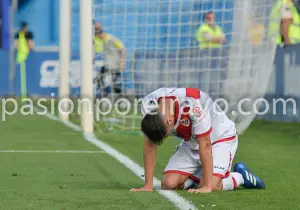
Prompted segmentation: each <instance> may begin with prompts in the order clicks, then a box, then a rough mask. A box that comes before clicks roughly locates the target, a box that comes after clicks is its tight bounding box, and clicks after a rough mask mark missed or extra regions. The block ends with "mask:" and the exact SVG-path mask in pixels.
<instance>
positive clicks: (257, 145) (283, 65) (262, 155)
mask: <svg viewBox="0 0 300 210" xmlns="http://www.w3.org/2000/svg"><path fill="white" fill-rule="evenodd" d="M184 1H185V0H184ZM186 1H188V0H186ZM220 1H221V0H220ZM3 2H7V3H8V2H9V1H8V0H2V3H3ZM96 2H97V4H99V3H101V2H102V1H101V0H96ZM116 2H118V4H117V5H118V6H117V7H116V8H114V12H116V13H115V14H118V15H116V16H115V17H116V18H115V19H114V21H115V22H114V24H113V25H114V27H109V26H111V25H112V24H111V22H110V21H111V19H110V18H107V19H104V20H101V22H102V24H103V25H104V26H105V29H106V30H107V31H108V32H110V33H113V34H114V35H116V36H121V37H126V36H124V35H123V34H121V33H124V30H119V29H120V28H122V29H124V28H127V29H126V33H127V34H126V35H127V37H137V36H136V34H137V33H139V34H143V33H147V37H150V36H148V34H152V35H153V36H151V37H152V38H153V39H150V40H143V39H140V40H134V39H125V40H122V41H124V42H125V44H126V45H127V46H133V45H135V47H134V48H137V49H139V48H141V49H146V50H144V52H146V53H144V54H141V53H140V52H139V51H133V50H131V49H130V48H129V49H128V50H129V55H128V57H131V58H132V57H135V58H144V57H145V59H146V60H151V53H152V49H151V46H152V44H153V42H154V43H159V45H162V46H166V47H165V48H162V49H161V50H162V52H164V51H163V50H166V49H168V50H169V53H168V54H169V56H172V52H173V50H174V48H176V47H178V43H180V45H179V46H180V51H183V52H184V50H185V47H189V48H197V43H196V41H195V40H194V39H195V38H194V36H190V37H186V36H182V37H181V38H180V40H178V39H176V38H174V39H171V40H169V41H168V42H167V43H166V41H167V39H166V35H167V34H168V33H170V31H169V30H171V31H172V33H180V34H182V35H184V32H186V31H189V32H190V33H189V34H194V33H195V31H196V27H189V26H188V24H187V25H184V24H181V25H180V27H179V26H177V27H175V26H171V28H168V27H167V26H163V25H164V23H166V22H167V21H171V20H172V21H174V22H176V21H178V20H179V18H180V19H181V20H182V21H193V22H194V24H196V25H199V24H200V23H201V21H202V18H203V17H202V16H201V15H194V16H193V15H192V16H191V17H188V16H184V14H182V13H181V14H182V16H180V15H178V11H180V10H179V8H178V5H176V4H174V5H173V6H172V8H168V9H169V11H170V13H169V14H170V15H169V16H168V17H167V16H166V17H164V18H162V19H157V14H156V12H157V11H147V14H148V16H147V18H150V19H151V20H153V24H154V25H155V24H157V23H161V27H159V28H158V27H154V26H153V27H152V26H151V27H150V26H149V27H148V26H147V27H146V26H143V27H141V28H139V29H138V30H132V28H130V24H129V22H130V23H136V24H139V25H141V23H143V21H145V19H144V18H145V17H140V18H137V17H135V15H134V12H133V13H132V15H130V13H128V14H126V15H127V16H128V19H127V20H130V21H127V22H124V18H123V16H124V14H123V10H124V7H125V5H123V4H122V2H123V1H122V0H114V3H116ZM128 2H130V1H129V0H127V3H128ZM141 2H142V3H141V4H139V8H140V9H141V10H143V3H144V2H146V1H142V0H141ZM147 2H151V4H156V3H157V2H161V1H159V0H152V1H148V0H147ZM193 2H194V4H193V5H191V4H184V5H185V6H184V7H182V8H181V9H182V10H201V9H205V10H209V9H211V7H212V4H211V3H210V1H206V0H205V1H204V0H203V1H202V2H203V3H201V4H200V3H197V2H198V1H193ZM213 2H214V3H215V4H216V5H214V6H216V7H218V5H219V7H221V4H218V3H216V2H219V1H218V0H214V1H213ZM222 2H224V0H222ZM226 2H228V3H227V4H226V7H228V8H230V7H232V5H231V0H228V1H226ZM7 5H8V4H6V5H5V4H2V8H1V9H2V10H1V11H2V20H3V21H4V20H7V19H6V18H7V15H8V14H7V10H6V12H5V8H6V9H7V7H5V6H7ZM222 5H223V4H222ZM130 6H131V5H130V3H128V4H127V5H126V8H127V11H129V9H128V8H130ZM166 7H167V5H164V4H162V5H160V8H166ZM220 9H226V8H220ZM228 11H230V10H228ZM58 14H59V1H58V0H19V7H18V10H17V12H16V13H15V16H16V17H15V21H14V27H15V29H18V28H19V23H20V21H21V20H22V21H23V20H25V21H27V22H28V23H29V27H30V30H32V31H33V32H34V34H35V43H36V46H37V47H36V49H35V51H34V52H32V53H31V54H30V56H29V58H28V60H27V85H28V93H29V94H30V95H31V96H49V95H50V94H51V93H55V94H56V95H57V93H58V88H57V86H58V84H59V80H58V79H59V74H58V72H57V65H58V63H59V61H58V58H59V54H58V50H57V49H58V46H57V45H58V28H59V27H58V22H59V15H58ZM179 14H180V12H179ZM72 18H73V24H72V40H73V41H72V69H73V70H74V69H75V70H76V69H77V72H78V70H79V64H78V59H79V24H78V21H79V3H78V0H73V7H72ZM189 18H192V20H191V19H189ZM222 18H223V19H226V20H228V24H225V25H224V30H225V32H227V33H228V34H230V30H231V25H230V20H231V18H232V14H230V12H228V13H226V15H225V16H222V17H220V14H217V20H218V21H220V19H222ZM1 26H2V32H3V34H2V35H3V40H2V41H3V43H2V44H3V45H2V46H3V49H1V50H0V67H1V69H0V97H3V96H7V95H10V89H9V69H10V66H9V65H10V61H9V54H10V52H9V49H8V47H9V46H8V43H9V40H8V39H7V38H9V37H8V36H7V33H8V31H7V30H8V26H7V22H5V21H4V22H3V24H2V25H1ZM130 33H131V34H130ZM157 34H160V36H159V37H161V38H159V40H157V39H156V38H155V37H158V36H157ZM141 37H142V36H141ZM228 38H229V39H230V37H228ZM181 44H182V45H181ZM162 54H163V53H162ZM142 56H144V57H142ZM217 57H218V56H217V55H216V58H217ZM136 60H137V61H138V60H139V59H136ZM212 60H213V58H212ZM151 62H152V61H151ZM159 62H160V63H158V64H156V65H163V64H162V63H163V57H161V61H159ZM137 64H138V62H137ZM130 65H131V63H130V62H128V64H127V69H129V68H130ZM18 68H19V67H18V66H16V78H15V80H14V88H13V90H14V93H15V94H16V95H17V96H19V95H20V82H19V80H20V76H19V69H18ZM299 68H300V46H299V45H294V46H289V47H286V48H282V47H278V49H277V52H276V58H275V63H274V72H273V74H272V77H271V80H270V83H269V88H268V91H267V95H266V97H267V98H269V99H270V100H271V98H273V97H275V98H280V97H283V98H288V97H294V98H295V99H297V101H298V103H297V104H299V102H300V101H299V98H300V91H299V86H300V84H299V82H298V80H299V78H300V75H299V74H300V73H299V72H300V71H299ZM150 70H151V69H149V71H150ZM75 72H76V71H75ZM136 74H137V76H139V75H138V69H137V71H136ZM128 78H130V76H128ZM79 79H80V75H78V74H74V75H72V76H71V84H72V87H73V88H72V95H77V94H78V93H79V88H78V87H79V82H80V81H79ZM127 81H128V83H127V88H128V89H130V88H134V86H132V81H130V80H129V79H128V80H127ZM0 108H1V104H0ZM297 108H298V110H297V114H296V115H294V114H293V113H292V112H291V107H289V108H288V112H287V114H286V115H283V114H281V113H282V112H277V114H276V115H272V114H271V113H269V114H266V115H264V116H261V117H262V118H264V119H267V120H276V121H290V122H295V121H300V111H299V107H297ZM278 109H280V107H278ZM1 111H2V109H1ZM72 120H74V119H72ZM73 122H74V121H73ZM75 123H79V122H78V121H77V122H75ZM0 126H1V136H0V151H1V152H0V171H1V173H0V186H1V187H0V195H1V202H0V209H21V208H30V209H41V208H42V207H43V209H80V208H82V209H99V207H102V208H101V209H120V208H122V209H164V210H165V209H174V206H173V205H171V203H169V202H167V200H166V199H164V198H163V197H162V196H161V195H159V194H155V193H154V194H134V195H133V194H130V193H128V190H129V189H130V188H131V187H139V186H142V180H140V179H139V177H137V176H135V175H134V174H133V173H132V172H131V171H130V170H128V168H126V167H124V166H123V165H122V164H120V163H119V162H117V161H116V160H115V159H113V158H111V157H109V156H108V155H106V154H105V152H104V151H102V150H99V148H97V147H94V146H93V145H91V144H90V143H88V142H87V141H83V137H82V134H81V133H80V132H77V133H76V132H74V131H72V130H71V129H69V128H67V127H65V126H64V125H61V124H59V123H58V122H57V121H51V120H49V119H48V118H46V117H44V116H37V115H32V116H22V115H21V114H20V113H17V114H16V115H14V116H10V117H9V119H8V120H7V122H1V124H0ZM95 135H96V136H97V137H98V138H99V139H101V140H103V142H105V143H106V144H108V145H111V146H112V147H113V148H115V149H117V150H118V151H120V152H122V153H123V154H124V155H126V156H128V157H129V158H131V159H132V160H133V161H134V162H136V163H138V164H139V165H143V160H142V158H141V157H142V150H141V148H142V143H143V142H142V141H141V137H140V136H135V135H127V134H124V133H112V132H98V131H97V132H95ZM299 138H300V131H299V124H296V123H269V122H265V121H255V122H253V123H252V125H251V127H250V128H249V129H248V130H247V131H246V133H245V134H244V135H243V136H241V137H240V146H239V150H238V153H237V156H236V158H235V159H236V161H243V162H245V163H246V164H247V166H248V167H249V168H251V170H253V171H255V172H256V173H257V174H259V175H260V176H262V178H263V179H264V180H265V181H266V183H267V189H266V190H264V191H252V190H237V191H233V192H228V193H215V194H210V195H206V196H199V195H191V194H188V193H187V192H178V193H179V194H180V195H181V196H183V197H185V198H187V199H188V200H189V201H192V202H193V203H194V204H195V205H196V206H197V207H199V208H205V207H206V209H208V208H211V207H213V208H214V209H299V208H300V206H299V199H300V195H299V188H300V182H299V173H300V171H299V170H300V169H299V167H297V165H299V158H298V157H299ZM177 143H178V141H176V140H174V139H170V141H166V142H165V144H164V145H162V147H161V148H160V151H159V154H158V158H157V159H158V160H159V161H158V162H157V171H156V177H158V178H161V171H162V170H163V168H164V167H165V165H166V162H167V160H168V158H169V156H170V155H171V154H172V153H173V150H174V148H175V145H176V144H177ZM57 150H59V151H61V153H58V152H55V151H57ZM5 151H6V153H5ZM22 151H27V153H25V152H24V153H22ZM39 151H40V153H39ZM43 151H48V153H43ZM51 151H52V153H51ZM68 151H69V152H70V151H71V152H72V151H75V152H76V151H87V152H95V153H91V154H88V153H86V154H84V153H83V154H77V153H74V154H69V153H68ZM97 152H99V153H97ZM102 152H103V153H102ZM116 198H117V199H116Z"/></svg>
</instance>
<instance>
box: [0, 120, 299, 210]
mask: <svg viewBox="0 0 300 210" xmlns="http://www.w3.org/2000/svg"><path fill="white" fill-rule="evenodd" d="M0 125H1V126H0V127H1V137H0V150H1V151H0V172H1V173H0V209H164V210H165V209H175V206H173V205H172V204H171V203H170V202H169V201H168V200H167V199H166V198H164V197H162V196H161V195H160V194H158V193H157V192H153V193H130V192H129V190H130V188H132V187H139V186H142V185H143V182H142V180H141V179H140V178H138V177H137V176H136V175H134V174H133V173H132V172H131V171H130V170H128V169H127V168H126V167H124V166H123V165H122V164H120V163H119V162H117V161H116V160H115V159H113V158H112V157H110V156H109V155H108V154H106V153H101V152H99V149H98V148H97V147H94V146H93V145H91V144H90V143H88V142H87V141H85V140H84V139H83V137H82V135H81V134H80V133H78V132H77V133H76V132H74V131H72V130H71V129H69V128H67V127H65V126H64V125H63V124H61V123H59V122H56V121H51V120H49V119H47V118H46V117H43V116H37V115H31V116H21V115H20V114H16V115H14V116H11V117H8V118H7V121H6V122H0ZM97 136H98V137H99V138H100V139H101V140H103V141H105V142H106V143H108V144H109V145H111V146H112V147H114V148H116V149H117V150H118V151H120V152H121V153H123V154H125V155H127V156H128V157H130V158H131V159H133V160H134V161H136V162H137V163H139V164H140V165H142V163H143V159H142V144H143V138H142V137H141V136H137V135H126V134H118V133H109V132H102V133H101V132H97ZM239 140H240V142H239V148H238V152H237V154H236V157H235V161H243V162H244V163H245V164H246V165H247V166H248V167H249V168H250V169H251V170H252V171H253V172H255V173H257V174H258V175H259V176H261V177H262V178H263V179H264V181H265V183H266V186H267V188H266V190H263V191H259V190H244V189H239V190H236V191H232V192H222V193H212V194H207V195H199V194H189V193H187V192H186V191H178V193H179V194H180V195H181V196H183V197H184V198H186V199H188V200H190V201H191V202H193V203H194V204H195V206H197V207H198V208H199V209H201V208H204V209H300V192H299V189H300V180H299V174H300V168H299V166H300V129H299V125H297V124H285V123H266V122H254V123H253V124H252V125H251V127H250V128H249V129H248V131H247V132H246V133H245V135H243V136H241V137H240V138H239ZM177 143H178V140H174V139H173V138H169V139H168V140H167V141H166V142H165V143H164V144H163V145H162V146H161V147H160V148H159V151H158V158H157V160H158V163H157V169H156V176H157V177H158V178H161V176H162V175H161V173H162V171H163V169H164V166H165V165H166V163H167V161H168V158H169V157H170V155H171V154H172V152H173V151H174V149H175V145H176V144H177ZM9 150H23V151H24V150H26V151H37V152H20V151H15V152H12V151H10V152H9ZM45 150H47V151H53V152H49V153H47V152H43V151H45ZM57 150H59V151H61V152H54V151H57ZM79 150H80V151H98V153H67V152H64V151H79ZM5 151H6V152H5ZM38 151H41V152H38Z"/></svg>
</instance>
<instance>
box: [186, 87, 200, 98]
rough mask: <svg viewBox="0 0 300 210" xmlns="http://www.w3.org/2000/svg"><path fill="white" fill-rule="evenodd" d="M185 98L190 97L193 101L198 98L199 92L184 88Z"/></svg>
mask: <svg viewBox="0 0 300 210" xmlns="http://www.w3.org/2000/svg"><path fill="white" fill-rule="evenodd" d="M185 91H186V97H192V98H194V99H199V98H200V90H199V89H196V88H185Z"/></svg>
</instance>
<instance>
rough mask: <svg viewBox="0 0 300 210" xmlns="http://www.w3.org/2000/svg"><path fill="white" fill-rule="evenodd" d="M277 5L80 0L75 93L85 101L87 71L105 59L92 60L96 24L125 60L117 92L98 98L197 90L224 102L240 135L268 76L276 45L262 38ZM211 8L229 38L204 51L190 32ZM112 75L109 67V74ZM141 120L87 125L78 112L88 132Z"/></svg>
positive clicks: (237, 0) (131, 116) (134, 125)
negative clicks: (121, 50)
mask: <svg viewBox="0 0 300 210" xmlns="http://www.w3.org/2000/svg"><path fill="white" fill-rule="evenodd" d="M275 2H276V0H210V1H207V0H197V1H196V0H151V1H150V0H94V1H91V0H80V17H81V18H80V40H81V42H80V43H81V44H80V55H81V71H82V74H83V75H82V84H81V85H82V86H81V94H82V96H91V93H92V87H91V85H92V70H93V71H94V72H95V73H96V74H97V71H98V73H99V71H101V68H99V66H97V65H96V63H101V62H102V63H103V60H101V59H103V58H102V56H100V58H98V57H93V55H92V50H93V49H92V47H93V46H92V45H91V43H93V40H92V39H93V36H94V34H92V27H94V26H93V24H94V23H99V24H101V26H102V29H103V30H104V32H105V33H106V34H109V35H110V36H112V37H113V38H114V39H117V40H120V41H121V42H122V43H123V45H124V46H125V48H126V60H125V69H124V71H120V75H121V76H120V77H118V78H117V80H116V81H114V82H115V84H116V85H118V87H119V88H121V94H120V93H118V95H114V94H115V93H114V91H112V92H110V93H109V94H110V95H109V96H103V95H101V94H99V95H100V96H99V95H98V97H100V98H103V97H110V98H115V99H117V98H118V97H120V96H121V97H123V98H126V99H128V100H129V101H131V102H132V99H133V98H136V99H139V98H141V97H142V96H145V95H146V94H148V93H149V92H151V91H154V90H155V89H157V88H160V87H195V88H199V89H201V90H203V91H206V92H208V94H209V95H211V96H212V97H213V99H218V98H224V99H226V101H227V102H228V112H227V114H228V116H229V117H230V118H231V119H232V120H233V121H235V122H236V124H237V128H238V131H239V133H242V132H244V131H245V130H246V129H247V127H248V126H249V125H250V123H251V122H252V121H253V119H254V117H255V115H256V113H255V111H253V109H252V108H253V105H254V104H255V103H254V100H255V99H257V98H259V97H263V96H264V95H265V93H266V90H267V86H268V80H269V77H270V75H271V71H272V64H273V59H274V54H275V48H276V44H275V43H273V42H272V39H271V37H269V36H268V34H269V33H268V29H269V23H270V11H271V9H272V6H273V5H274V4H275ZM210 11H211V12H213V13H214V14H215V16H216V24H217V25H219V26H220V27H221V28H222V30H223V32H224V33H225V37H226V40H227V41H226V43H225V44H224V45H223V46H221V47H219V48H208V49H202V48H200V47H199V43H198V42H197V39H196V37H195V36H196V31H197V29H198V28H199V26H201V25H202V24H204V23H205V19H204V16H205V14H206V13H207V12H210ZM116 45H117V44H116ZM200 46H201V45H200ZM104 51H105V49H104ZM103 54H104V57H105V56H106V54H105V52H104V53H103ZM91 58H94V60H95V62H94V65H92V59H91ZM98 59H99V60H98ZM104 60H105V58H104ZM100 66H101V65H100ZM112 70H113V69H108V73H109V74H111V73H112ZM114 70H115V69H114ZM111 78H112V77H111ZM111 78H110V82H111V80H112V79H111ZM108 80H109V79H108ZM110 88H113V87H112V86H110ZM100 89H101V91H103V89H104V88H103V87H101V88H100ZM94 97H96V95H95V94H94ZM243 97H248V98H249V99H250V100H251V102H250V103H248V104H243V108H244V109H245V110H247V111H249V114H248V115H243V114H242V113H240V112H239V110H238V108H239V101H240V100H241V99H242V98H243ZM255 105H259V103H258V104H255ZM132 107H133V106H132ZM140 117H141V116H140V114H139V113H138V114H136V113H133V112H129V113H128V114H127V115H118V114H116V113H115V112H113V113H112V114H111V115H106V116H101V117H100V118H99V119H100V121H97V120H95V121H94V122H93V118H92V116H91V115H82V125H83V127H85V126H86V127H85V130H89V131H91V130H92V124H93V123H99V124H103V123H105V124H106V125H109V126H108V127H109V128H110V130H118V131H120V130H125V131H139V126H140Z"/></svg>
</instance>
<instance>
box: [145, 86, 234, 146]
mask: <svg viewBox="0 0 300 210" xmlns="http://www.w3.org/2000/svg"><path fill="white" fill-rule="evenodd" d="M162 98H172V99H174V100H175V119H176V120H175V126H174V128H173V131H172V133H173V135H175V136H177V137H179V138H181V139H182V140H183V142H185V143H186V144H187V145H188V146H189V147H190V148H191V149H195V150H197V149H199V145H198V143H197V141H196V138H199V137H204V136H208V135H210V139H211V143H212V144H215V143H217V142H224V141H230V140H233V139H235V137H236V129H235V123H234V122H233V121H231V120H230V119H229V118H228V117H227V116H226V114H225V113H224V112H223V111H222V109H221V108H220V107H219V106H218V104H216V103H215V102H213V100H212V99H211V97H210V96H209V95H208V94H206V93H205V92H202V91H200V90H199V89H196V88H159V89H157V90H156V91H154V92H152V93H150V94H149V95H147V96H146V97H144V98H143V100H142V115H143V116H144V115H145V114H147V113H148V112H150V111H151V110H153V109H154V108H157V105H158V102H159V100H161V99H162Z"/></svg>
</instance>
